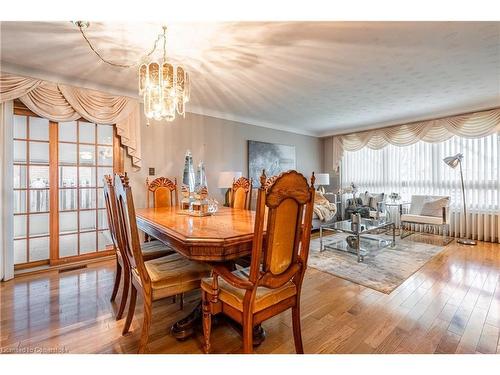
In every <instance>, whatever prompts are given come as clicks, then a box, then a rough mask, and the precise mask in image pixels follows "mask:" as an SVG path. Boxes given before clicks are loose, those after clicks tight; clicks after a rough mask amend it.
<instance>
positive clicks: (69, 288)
mask: <svg viewBox="0 0 500 375" xmlns="http://www.w3.org/2000/svg"><path fill="white" fill-rule="evenodd" d="M113 278H114V263H113V262H111V261H106V262H100V263H95V264H92V265H89V267H88V268H86V269H81V270H76V271H69V272H63V273H58V272H57V271H54V272H50V273H43V274H38V275H33V276H23V277H19V278H16V279H14V280H11V281H9V282H5V283H1V286H0V293H1V310H0V319H1V321H0V333H1V342H0V346H1V348H2V350H1V352H8V351H12V350H17V351H23V350H28V349H29V350H40V351H44V352H49V351H54V350H56V351H60V352H61V351H62V352H71V353H134V352H135V351H136V350H137V344H138V340H139V336H140V326H141V324H142V303H141V302H140V301H138V306H137V310H136V311H137V313H136V315H135V317H134V321H133V323H132V327H131V331H132V332H131V334H129V335H128V336H126V337H123V336H122V335H121V330H122V326H123V324H124V321H125V319H122V320H120V321H118V322H117V321H115V312H116V303H113V304H111V303H110V302H109V297H110V294H111V290H112V286H113ZM198 298H199V293H198V292H193V293H190V294H188V295H187V296H186V303H185V307H184V310H183V311H181V310H180V309H179V304H178V303H177V304H173V303H172V301H170V300H169V301H160V302H158V303H155V304H154V305H153V314H154V315H155V319H154V320H153V325H152V327H151V331H150V332H151V334H150V339H149V345H148V351H149V352H152V353H201V352H202V350H201V342H202V334H201V332H199V333H198V335H197V336H196V337H194V338H192V339H188V340H186V341H184V342H178V341H177V340H175V339H174V338H173V337H171V336H170V334H169V328H170V326H171V324H172V323H173V322H175V321H176V320H178V319H180V318H181V317H183V316H185V315H186V314H187V312H189V311H190V309H191V308H192V307H193V306H194V304H195V303H196V301H197V299H198ZM117 300H118V298H117ZM117 302H119V301H117ZM263 325H264V327H265V329H266V330H267V339H266V340H265V342H264V343H263V344H262V345H261V346H259V347H258V348H257V349H256V352H257V353H294V344H293V336H292V328H291V314H290V312H287V313H285V314H282V315H281V316H278V317H275V318H273V319H271V320H269V321H267V322H265V323H264V324H263ZM499 332H500V245H498V244H489V243H479V244H478V246H476V247H465V246H463V245H458V244H456V243H452V244H450V245H448V246H447V248H446V249H445V250H444V251H443V252H442V253H441V254H440V255H438V256H436V257H435V258H434V259H432V260H431V261H430V262H428V263H427V264H426V265H425V266H424V267H422V268H421V269H420V270H419V271H418V272H416V273H415V274H414V275H412V276H411V277H410V278H409V279H407V280H406V281H405V282H404V283H403V284H402V285H400V286H399V287H398V288H397V289H396V290H395V291H394V292H392V293H391V294H390V295H386V294H383V293H380V292H377V291H374V290H372V289H368V288H365V287H363V286H360V285H357V284H354V283H352V282H349V281H346V280H343V279H340V278H337V277H334V276H331V275H329V274H326V273H322V272H319V271H316V270H314V269H311V268H309V269H308V271H307V273H306V278H305V281H304V287H303V295H302V335H303V341H304V350H305V352H306V353H500V344H499ZM241 345H242V342H241V339H240V337H239V335H238V334H237V333H236V332H235V331H233V329H232V328H230V327H229V326H228V325H224V324H223V323H221V324H220V325H219V326H216V327H215V328H214V330H213V333H212V352H213V353H237V352H240V351H241Z"/></svg>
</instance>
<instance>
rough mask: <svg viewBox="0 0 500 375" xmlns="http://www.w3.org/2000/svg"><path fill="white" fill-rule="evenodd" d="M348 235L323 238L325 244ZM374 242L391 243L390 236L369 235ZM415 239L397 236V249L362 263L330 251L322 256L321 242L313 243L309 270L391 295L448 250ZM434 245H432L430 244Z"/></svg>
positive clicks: (375, 252)
mask: <svg viewBox="0 0 500 375" xmlns="http://www.w3.org/2000/svg"><path fill="white" fill-rule="evenodd" d="M346 236H347V235H346V234H335V235H330V236H327V237H324V238H323V244H325V245H328V244H329V243H332V242H337V241H342V240H343V239H344V238H345V237H346ZM368 236H369V237H370V238H372V239H384V240H390V239H392V237H391V236H387V235H383V234H381V235H368ZM412 237H413V236H410V237H407V238H405V239H403V240H401V239H400V238H399V237H398V236H396V246H395V247H385V248H382V249H378V250H371V251H370V252H368V253H367V254H366V255H365V256H364V261H363V262H362V263H358V261H357V256H356V255H355V254H352V253H348V252H344V251H338V250H333V249H328V248H326V249H325V250H324V251H323V252H321V253H320V252H319V247H320V242H319V238H315V239H312V240H311V247H310V251H309V260H308V262H307V263H308V266H309V267H312V268H315V269H317V270H319V271H323V272H327V273H329V274H331V275H334V276H338V277H341V278H343V279H346V280H349V281H352V282H354V283H356V284H360V285H363V286H366V287H368V288H371V289H375V290H377V291H379V292H382V293H386V294H389V293H391V292H392V291H393V290H394V289H396V288H397V287H398V286H399V285H401V284H402V283H403V282H404V281H405V280H406V279H408V278H409V277H410V276H411V275H413V274H414V273H415V272H416V271H418V270H419V269H420V268H421V267H422V266H423V265H424V264H425V263H427V262H428V261H429V260H431V259H432V258H433V257H434V256H436V255H437V254H439V253H440V252H441V251H443V250H444V249H445V247H444V246H440V245H436V243H437V242H438V241H439V240H436V238H435V237H434V236H432V237H434V238H432V240H429V236H426V237H427V238H426V241H425V242H421V241H415V240H414V239H413V238H412ZM429 242H430V243H429Z"/></svg>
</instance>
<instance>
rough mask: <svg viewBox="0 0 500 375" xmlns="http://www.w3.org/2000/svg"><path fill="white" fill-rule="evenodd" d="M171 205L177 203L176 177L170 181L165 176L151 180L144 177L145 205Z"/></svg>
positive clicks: (176, 204)
mask: <svg viewBox="0 0 500 375" xmlns="http://www.w3.org/2000/svg"><path fill="white" fill-rule="evenodd" d="M151 196H152V198H153V199H152V202H153V204H152V207H171V206H178V205H179V197H178V195H177V179H176V178H174V180H173V181H172V180H171V179H169V178H167V177H157V178H155V179H154V180H153V181H151V182H150V181H149V179H148V178H146V206H147V207H151Z"/></svg>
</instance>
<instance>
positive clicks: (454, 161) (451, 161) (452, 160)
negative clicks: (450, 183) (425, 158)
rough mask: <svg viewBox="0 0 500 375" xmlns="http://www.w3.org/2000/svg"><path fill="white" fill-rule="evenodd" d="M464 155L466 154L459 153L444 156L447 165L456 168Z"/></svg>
mask: <svg viewBox="0 0 500 375" xmlns="http://www.w3.org/2000/svg"><path fill="white" fill-rule="evenodd" d="M463 157H464V156H463V155H462V154H461V153H458V154H456V155H454V156H448V157H446V158H444V159H443V161H444V162H445V163H446V165H448V166H450V167H452V168H456V167H457V165H458V164H459V163H460V162H461V161H462V158H463Z"/></svg>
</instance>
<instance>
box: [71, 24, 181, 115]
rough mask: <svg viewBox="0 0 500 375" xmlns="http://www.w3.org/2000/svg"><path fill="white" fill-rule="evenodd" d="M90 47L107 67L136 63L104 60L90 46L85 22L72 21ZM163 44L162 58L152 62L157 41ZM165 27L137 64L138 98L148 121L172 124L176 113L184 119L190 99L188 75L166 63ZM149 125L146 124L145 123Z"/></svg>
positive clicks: (179, 68)
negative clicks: (164, 121) (141, 101)
mask: <svg viewBox="0 0 500 375" xmlns="http://www.w3.org/2000/svg"><path fill="white" fill-rule="evenodd" d="M73 23H74V24H75V25H76V26H77V27H78V28H79V29H80V32H81V34H82V36H83V38H84V39H85V41H86V42H87V44H88V45H89V47H90V49H91V50H92V51H93V52H94V53H95V54H96V55H97V57H99V59H101V60H102V61H103V62H105V63H106V64H108V65H111V66H114V67H119V68H131V67H134V66H137V65H138V64H137V63H135V64H122V63H116V62H112V61H110V60H107V59H105V58H104V57H103V56H102V55H101V54H100V53H99V52H98V51H97V50H96V49H95V48H94V46H93V45H92V43H91V42H90V40H89V39H88V37H87V35H86V34H85V29H87V28H88V27H89V26H90V23H89V22H87V21H75V22H73ZM160 41H163V55H162V58H161V59H153V58H152V56H153V54H154V52H155V51H156V48H157V46H158V42H160ZM166 46H167V27H166V26H163V33H162V34H159V35H158V38H157V39H156V41H155V43H154V46H153V48H152V49H151V51H150V52H149V53H147V54H146V55H145V56H144V58H143V59H142V61H143V62H142V63H141V64H139V71H138V74H139V95H141V96H142V98H143V100H144V114H145V115H146V118H148V119H154V120H157V121H161V120H166V121H173V120H174V119H175V115H176V113H178V114H179V115H181V116H185V111H186V109H185V108H186V103H187V102H188V101H189V96H190V82H189V75H188V73H187V72H186V70H185V69H184V68H183V67H182V66H174V65H173V64H171V63H169V62H168V60H167V48H166ZM148 124H149V122H148Z"/></svg>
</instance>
